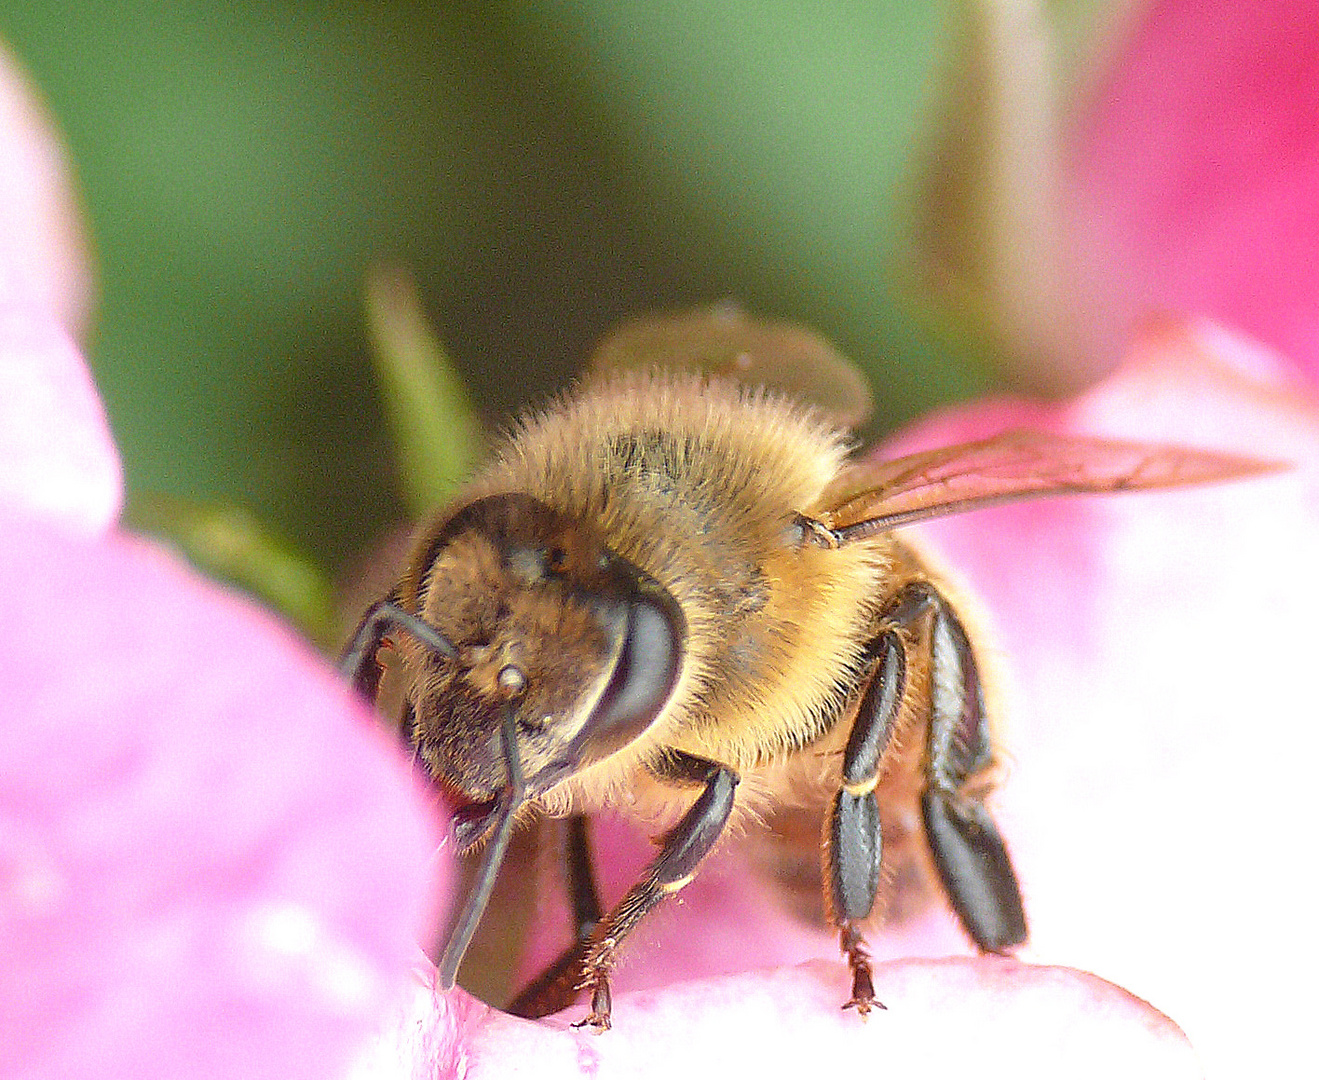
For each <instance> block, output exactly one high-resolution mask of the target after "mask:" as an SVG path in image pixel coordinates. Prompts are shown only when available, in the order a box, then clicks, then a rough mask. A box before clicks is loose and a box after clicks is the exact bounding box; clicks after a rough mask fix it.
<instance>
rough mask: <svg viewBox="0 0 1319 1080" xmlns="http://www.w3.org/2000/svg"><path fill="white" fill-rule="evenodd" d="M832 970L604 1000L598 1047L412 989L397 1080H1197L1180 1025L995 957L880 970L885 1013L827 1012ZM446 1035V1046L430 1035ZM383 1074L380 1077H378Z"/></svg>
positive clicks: (1065, 974) (1118, 997)
mask: <svg viewBox="0 0 1319 1080" xmlns="http://www.w3.org/2000/svg"><path fill="white" fill-rule="evenodd" d="M835 968H836V965H834V964H824V963H814V964H807V965H803V966H800V967H787V968H779V969H777V970H773V971H751V972H746V973H744V974H741V975H736V976H728V977H725V978H720V979H708V980H702V981H697V982H690V983H685V984H681V985H678V986H674V987H670V988H669V989H667V990H665V991H663V992H651V991H638V992H634V993H630V994H622V995H619V996H618V997H616V998H615V1018H616V1020H617V1023H616V1025H615V1027H614V1028H613V1030H611V1031H609V1032H608V1033H606V1034H604V1035H600V1036H596V1035H594V1034H590V1033H587V1032H585V1031H579V1030H575V1029H573V1028H571V1027H569V1026H568V1022H569V1020H570V1019H571V1017H564V1018H552V1019H550V1020H546V1021H543V1022H541V1023H530V1022H528V1021H524V1020H517V1019H515V1018H513V1017H510V1016H507V1015H504V1014H502V1013H499V1012H497V1011H495V1010H492V1009H489V1008H487V1007H486V1006H483V1005H481V1004H480V1003H479V1002H476V1001H473V1000H472V999H471V998H469V997H467V996H466V995H465V994H463V993H461V991H460V992H457V993H455V994H453V995H451V996H450V997H449V998H448V999H444V998H442V997H438V996H434V995H433V994H432V992H430V991H428V990H427V989H426V988H424V987H421V988H419V989H418V991H417V995H416V1001H415V1003H414V1008H413V1011H412V1012H410V1013H405V1014H403V1015H402V1016H401V1017H400V1020H399V1024H398V1027H399V1034H400V1036H401V1038H400V1041H401V1042H403V1043H404V1044H405V1046H406V1048H407V1051H408V1052H409V1054H410V1055H411V1056H410V1057H406V1058H404V1059H402V1060H399V1061H395V1062H394V1064H393V1067H392V1068H391V1069H390V1070H389V1071H388V1073H387V1075H393V1076H398V1077H405V1076H411V1077H423V1076H426V1077H430V1076H435V1075H438V1076H441V1077H446V1078H447V1077H456V1076H464V1077H473V1078H476V1077H502V1076H515V1075H521V1074H522V1073H523V1072H525V1073H526V1074H527V1075H534V1076H536V1077H538V1078H542V1080H556V1078H558V1077H577V1076H628V1077H636V1078H644V1077H651V1076H654V1077H672V1076H675V1075H699V1076H816V1075H818V1076H828V1075H840V1076H841V1075H847V1074H848V1073H851V1072H855V1071H856V1070H857V1069H858V1068H861V1069H865V1070H867V1071H870V1070H874V1071H877V1072H882V1073H883V1074H884V1075H893V1076H921V1077H926V1078H929V1080H936V1078H938V1077H966V1076H980V1077H994V1076H1004V1077H1007V1076H1011V1077H1018V1078H1019V1077H1030V1076H1041V1077H1054V1076H1076V1077H1081V1076H1095V1077H1099V1076H1117V1075H1120V1076H1126V1077H1131V1078H1133V1080H1134V1078H1137V1077H1161V1078H1162V1077H1168V1078H1171V1077H1183V1076H1184V1077H1194V1076H1199V1075H1200V1071H1199V1065H1198V1062H1197V1061H1196V1058H1195V1055H1194V1054H1193V1053H1192V1052H1191V1050H1190V1048H1189V1047H1188V1046H1187V1044H1186V1042H1185V1040H1184V1039H1183V1037H1182V1035H1181V1033H1180V1032H1179V1031H1178V1030H1177V1028H1176V1025H1174V1024H1172V1023H1171V1022H1170V1021H1169V1020H1168V1019H1167V1018H1166V1017H1164V1016H1162V1015H1161V1014H1159V1013H1158V1012H1157V1011H1155V1010H1154V1009H1151V1008H1150V1007H1149V1006H1148V1005H1146V1004H1145V1003H1144V1002H1142V1001H1140V1000H1138V999H1136V998H1133V997H1132V996H1131V995H1130V994H1127V993H1126V992H1125V991H1123V990H1120V989H1118V988H1117V987H1115V986H1112V985H1110V984H1107V983H1104V982H1103V981H1102V980H1100V979H1096V978H1094V977H1093V976H1089V975H1085V974H1082V973H1080V972H1075V971H1067V970H1065V969H1062V968H1042V967H1030V966H1027V965H1024V964H1020V963H1017V962H1015V961H1012V960H1005V959H1001V958H997V957H993V958H983V959H977V960H965V959H958V960H943V961H938V960H934V961H931V960H908V961H901V962H894V963H889V964H884V965H881V966H880V967H879V968H878V969H877V971H876V982H877V987H878V989H879V991H880V994H881V996H882V997H884V998H885V999H887V1000H888V1001H889V1002H891V1004H890V1006H889V1009H888V1011H886V1012H878V1013H872V1014H871V1016H870V1017H869V1018H868V1019H867V1020H865V1021H862V1020H860V1019H859V1018H858V1017H857V1016H856V1014H855V1013H852V1012H845V1011H843V1010H842V1009H840V1008H839V1003H838V988H837V985H836V982H837V979H836V976H837V971H836V970H835ZM441 1031H443V1032H445V1034H444V1035H443V1036H441V1035H440V1034H439V1032H441ZM381 1074H382V1075H384V1074H386V1073H385V1072H384V1071H383V1070H382V1073H381Z"/></svg>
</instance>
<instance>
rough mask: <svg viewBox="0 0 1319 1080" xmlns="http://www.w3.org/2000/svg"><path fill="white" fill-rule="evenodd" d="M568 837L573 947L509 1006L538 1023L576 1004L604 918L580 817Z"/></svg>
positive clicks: (566, 851) (566, 862) (572, 822)
mask: <svg viewBox="0 0 1319 1080" xmlns="http://www.w3.org/2000/svg"><path fill="white" fill-rule="evenodd" d="M565 834H566V835H565V837H564V869H565V871H566V877H567V884H568V895H569V898H570V899H571V901H572V915H573V943H572V944H571V945H569V946H568V947H567V948H566V949H564V950H563V952H562V953H560V954H559V956H558V957H557V958H556V959H555V960H554V961H553V962H552V963H551V964H550V965H549V967H547V968H546V969H545V970H544V971H542V972H541V973H540V974H539V975H537V976H536V977H535V978H534V979H532V980H531V982H530V983H528V984H527V985H526V986H525V987H524V988H523V989H522V991H521V992H520V993H519V994H518V995H517V997H515V998H514V999H513V1000H512V1001H511V1002H509V1004H508V1011H509V1012H511V1013H512V1014H513V1015H514V1016H525V1017H527V1018H528V1019H532V1020H536V1019H539V1018H540V1017H542V1016H549V1015H550V1014H551V1013H556V1012H559V1011H560V1010H561V1009H566V1008H567V1007H568V1006H569V1005H571V1004H572V1003H573V1000H574V999H575V998H576V996H577V987H578V984H579V983H580V982H581V974H582V965H583V963H584V962H585V960H586V953H587V950H588V949H589V948H590V947H591V934H592V932H593V931H594V930H595V928H596V927H597V926H598V925H599V924H600V920H601V918H602V917H603V912H602V911H601V907H600V894H599V891H598V890H597V889H596V884H595V871H594V870H593V869H592V867H591V843H590V838H589V837H588V836H587V830H586V818H585V817H584V816H583V815H581V814H574V815H573V816H572V817H570V818H568V820H567V823H566V826H565Z"/></svg>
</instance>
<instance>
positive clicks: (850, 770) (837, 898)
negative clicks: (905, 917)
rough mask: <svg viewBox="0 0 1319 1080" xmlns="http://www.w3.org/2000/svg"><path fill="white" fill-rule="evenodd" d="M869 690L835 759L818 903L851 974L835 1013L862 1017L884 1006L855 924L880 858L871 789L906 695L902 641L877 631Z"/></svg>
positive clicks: (868, 899)
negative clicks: (835, 786)
mask: <svg viewBox="0 0 1319 1080" xmlns="http://www.w3.org/2000/svg"><path fill="white" fill-rule="evenodd" d="M869 652H870V654H871V655H872V656H873V657H874V661H875V663H874V668H873V673H872V675H871V677H870V684H869V686H867V687H866V691H865V693H864V694H863V695H862V698H861V703H860V705H859V706H858V708H857V713H856V718H855V720H853V722H852V731H851V734H850V735H849V736H848V740H847V748H846V749H845V750H844V751H843V784H842V787H841V788H840V789H839V792H838V794H837V795H836V796H835V797H834V802H833V806H832V807H831V808H830V811H829V818H828V822H827V826H826V842H825V880H826V883H827V884H826V889H827V891H826V899H827V902H828V907H829V914H830V917H831V919H832V921H833V924H834V925H835V926H836V927H838V930H839V934H840V943H841V946H842V950H843V952H844V953H846V954H847V962H848V965H849V966H850V967H851V969H852V996H851V998H849V999H848V1001H847V1003H846V1004H845V1005H844V1006H843V1008H845V1009H856V1011H857V1012H858V1013H860V1015H861V1016H863V1017H864V1016H865V1015H866V1014H868V1013H869V1012H870V1010H871V1009H872V1008H878V1009H882V1008H884V1007H885V1006H884V1004H883V1003H882V1002H880V1001H877V1000H876V999H875V986H874V981H873V979H872V977H871V970H870V955H869V954H868V953H867V952H866V949H865V942H864V941H863V940H862V937H861V931H860V929H859V928H858V927H859V924H860V923H862V922H864V921H865V920H866V919H867V918H868V917H869V915H870V911H871V908H873V907H874V906H875V893H876V891H877V890H878V888H879V873H880V865H881V862H882V858H883V837H882V833H881V829H880V821H879V804H878V803H877V802H876V800H875V787H876V786H877V785H878V783H879V771H880V764H881V762H882V761H883V758H884V751H885V750H886V749H887V748H888V745H889V741H890V739H891V737H892V733H893V726H894V721H895V720H896V719H897V716H898V711H899V709H900V708H901V706H902V696H903V691H904V689H905V687H906V671H907V658H906V653H905V652H904V650H903V647H902V640H901V638H900V637H899V636H898V634H897V633H896V632H895V631H893V630H885V631H884V632H883V633H881V634H880V635H879V636H878V637H877V638H876V639H875V640H874V642H873V643H872V645H871V647H870V650H869Z"/></svg>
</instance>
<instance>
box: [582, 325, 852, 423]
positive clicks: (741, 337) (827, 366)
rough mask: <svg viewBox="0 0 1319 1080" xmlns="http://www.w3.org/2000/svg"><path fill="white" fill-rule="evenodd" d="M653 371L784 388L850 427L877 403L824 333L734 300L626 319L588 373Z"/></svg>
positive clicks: (604, 344)
mask: <svg viewBox="0 0 1319 1080" xmlns="http://www.w3.org/2000/svg"><path fill="white" fill-rule="evenodd" d="M652 368H662V369H665V370H669V371H701V372H705V373H707V374H710V375H718V376H721V377H724V378H731V379H735V380H736V381H738V382H741V383H745V384H746V385H748V386H765V387H769V388H770V389H773V390H779V391H782V392H783V393H784V394H786V395H787V396H789V397H792V398H795V399H797V400H800V401H806V402H809V403H811V404H813V405H815V406H816V407H817V408H819V409H821V410H823V411H824V412H825V414H826V415H828V416H829V418H830V419H832V420H833V421H834V422H835V423H837V424H838V425H839V426H840V427H844V428H855V427H856V426H857V425H859V424H860V423H861V422H862V421H863V420H864V419H865V418H866V417H867V416H869V415H870V410H871V408H872V405H873V403H872V400H871V396H870V386H869V384H868V383H867V382H866V380H865V378H864V377H862V375H861V373H860V372H859V371H858V370H857V369H856V368H855V367H853V365H852V363H851V361H849V360H848V359H847V358H846V357H844V356H843V355H842V354H841V353H839V352H838V351H837V350H836V349H834V347H833V346H832V345H830V344H829V343H828V342H827V341H825V340H824V338H822V337H820V336H819V335H818V334H816V333H814V332H813V331H810V330H807V329H805V328H804V327H801V326H795V325H793V324H792V323H785V322H771V321H768V320H760V319H753V318H751V317H750V316H749V315H747V314H746V312H744V311H743V310H742V309H741V308H740V307H738V306H737V305H736V304H733V303H728V302H726V303H720V304H714V305H711V306H709V307H703V308H697V309H695V310H693V311H685V312H672V313H668V314H662V315H647V316H643V317H641V318H638V319H631V320H629V321H628V322H625V323H623V324H622V325H621V326H619V327H618V328H617V329H615V330H614V331H613V332H612V333H610V334H609V336H608V337H606V338H605V339H604V341H602V342H601V343H600V345H599V347H598V348H597V349H596V351H595V354H594V355H593V356H592V357H591V361H590V363H589V364H588V365H587V374H588V376H592V375H601V374H605V373H608V372H611V371H619V370H637V369H644V370H649V369H652Z"/></svg>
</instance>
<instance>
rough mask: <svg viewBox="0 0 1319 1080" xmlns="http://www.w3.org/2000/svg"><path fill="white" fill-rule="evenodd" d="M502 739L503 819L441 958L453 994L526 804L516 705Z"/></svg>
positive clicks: (445, 986) (442, 975)
mask: <svg viewBox="0 0 1319 1080" xmlns="http://www.w3.org/2000/svg"><path fill="white" fill-rule="evenodd" d="M500 739H501V740H502V741H503V744H504V766H505V768H506V769H507V772H508V786H507V787H506V788H505V789H504V794H503V798H502V799H501V800H500V806H499V810H498V814H499V819H498V821H497V822H496V824H495V834H494V836H493V837H491V839H490V843H489V844H488V845H487V846H486V849H485V853H484V855H483V857H482V859H481V866H480V868H479V869H478V870H477V871H476V880H475V881H474V882H473V883H472V891H471V894H470V895H469V896H468V897H467V903H466V905H465V906H464V907H463V911H462V914H461V915H460V916H459V917H458V922H457V923H456V924H455V925H454V928H453V932H452V933H451V934H450V935H449V941H448V944H446V945H445V947H444V955H443V956H442V957H441V958H440V970H439V982H440V989H442V990H452V989H453V984H454V983H455V982H456V981H457V979H458V967H459V965H461V964H462V962H463V955H464V954H465V953H466V952H467V946H468V945H470V944H471V943H472V935H473V934H475V933H476V927H477V924H478V923H480V921H481V916H482V915H483V914H484V913H485V908H486V904H488V903H489V902H490V893H491V892H492V891H493V890H494V887H495V878H497V877H498V876H499V867H500V865H501V864H502V863H503V861H504V854H505V852H507V850H508V842H509V839H510V838H511V837H512V835H513V819H514V817H516V816H517V812H518V809H519V808H520V807H521V806H522V804H523V803H524V802H525V801H526V791H527V789H526V784H525V783H524V781H523V778H522V763H521V761H519V760H518V746H517V722H516V720H515V718H514V715H513V703H512V702H509V704H508V707H507V708H505V710H504V722H503V724H502V726H501V727H500Z"/></svg>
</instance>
